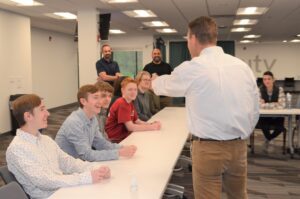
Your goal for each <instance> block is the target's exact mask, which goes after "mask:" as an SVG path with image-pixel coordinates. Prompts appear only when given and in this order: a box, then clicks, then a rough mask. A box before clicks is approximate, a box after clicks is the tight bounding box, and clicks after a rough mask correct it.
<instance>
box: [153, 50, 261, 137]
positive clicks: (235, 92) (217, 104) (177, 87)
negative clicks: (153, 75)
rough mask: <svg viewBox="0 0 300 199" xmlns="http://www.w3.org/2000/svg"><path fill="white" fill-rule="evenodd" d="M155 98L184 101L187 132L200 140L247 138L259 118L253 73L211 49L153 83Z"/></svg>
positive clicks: (257, 95) (219, 51) (247, 67)
mask: <svg viewBox="0 0 300 199" xmlns="http://www.w3.org/2000/svg"><path fill="white" fill-rule="evenodd" d="M152 86H153V89H154V92H155V93H156V94H157V95H167V96H173V97H183V96H184V97H186V108H187V120H188V128H189V130H190V132H191V133H192V134H193V135H195V136H197V137H200V138H210V139H216V140H230V139H235V138H238V137H241V138H242V139H245V138H247V137H248V136H249V135H250V134H251V132H252V131H253V129H254V127H255V125H256V123H257V121H258V118H259V94H258V89H257V85H256V81H255V77H254V75H253V72H252V71H251V69H250V68H249V66H247V65H246V64H245V63H244V62H243V61H241V60H239V59H238V58H235V57H233V56H230V55H228V54H225V53H224V52H223V50H222V48H220V47H217V46H213V47H208V48H205V49H204V50H202V52H201V53H200V55H199V56H198V57H195V58H193V59H192V60H191V61H185V62H183V63H182V64H180V65H179V66H178V67H176V68H175V70H174V71H173V72H172V74H171V75H163V76H160V77H158V78H157V79H155V80H154V81H153V85H152Z"/></svg>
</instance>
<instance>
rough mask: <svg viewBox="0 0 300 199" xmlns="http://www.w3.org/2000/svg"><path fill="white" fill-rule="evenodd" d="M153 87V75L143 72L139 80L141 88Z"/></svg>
mask: <svg viewBox="0 0 300 199" xmlns="http://www.w3.org/2000/svg"><path fill="white" fill-rule="evenodd" d="M150 87H151V77H150V75H148V74H143V75H142V77H141V80H140V82H139V88H142V89H143V90H149V89H150Z"/></svg>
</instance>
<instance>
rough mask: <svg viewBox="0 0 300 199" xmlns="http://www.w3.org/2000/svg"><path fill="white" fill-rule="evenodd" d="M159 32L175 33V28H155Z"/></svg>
mask: <svg viewBox="0 0 300 199" xmlns="http://www.w3.org/2000/svg"><path fill="white" fill-rule="evenodd" d="M156 31H157V32H159V33H175V32H177V30H175V29H171V28H163V29H156Z"/></svg>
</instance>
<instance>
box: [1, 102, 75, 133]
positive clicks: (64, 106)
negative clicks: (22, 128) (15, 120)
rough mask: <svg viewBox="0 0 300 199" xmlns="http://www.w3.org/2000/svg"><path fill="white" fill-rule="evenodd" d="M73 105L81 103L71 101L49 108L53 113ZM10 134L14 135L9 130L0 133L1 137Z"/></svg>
mask: <svg viewBox="0 0 300 199" xmlns="http://www.w3.org/2000/svg"><path fill="white" fill-rule="evenodd" d="M73 106H79V105H78V102H73V103H70V104H65V105H62V106H58V107H54V108H50V109H48V111H49V112H50V113H51V112H53V111H57V110H59V109H61V108H69V107H73ZM8 134H10V135H12V133H11V131H7V132H3V133H0V137H2V136H6V135H8Z"/></svg>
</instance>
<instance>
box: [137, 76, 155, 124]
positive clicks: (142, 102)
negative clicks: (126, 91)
mask: <svg viewBox="0 0 300 199" xmlns="http://www.w3.org/2000/svg"><path fill="white" fill-rule="evenodd" d="M135 80H136V82H137V85H138V94H137V97H136V99H135V100H134V106H135V109H136V111H137V114H138V117H139V119H140V120H143V121H147V120H149V119H150V118H151V117H152V113H151V111H150V96H149V93H147V91H148V90H149V89H150V86H151V75H150V73H148V72H147V71H141V72H139V73H138V74H137V76H136V78H135Z"/></svg>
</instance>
